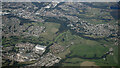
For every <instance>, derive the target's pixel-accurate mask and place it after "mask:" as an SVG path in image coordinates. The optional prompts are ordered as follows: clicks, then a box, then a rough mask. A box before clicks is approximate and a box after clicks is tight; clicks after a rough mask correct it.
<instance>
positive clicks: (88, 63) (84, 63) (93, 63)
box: [80, 61, 97, 66]
mask: <svg viewBox="0 0 120 68" xmlns="http://www.w3.org/2000/svg"><path fill="white" fill-rule="evenodd" d="M80 66H97V65H95V62H90V61H84V62H83V63H81V64H80Z"/></svg>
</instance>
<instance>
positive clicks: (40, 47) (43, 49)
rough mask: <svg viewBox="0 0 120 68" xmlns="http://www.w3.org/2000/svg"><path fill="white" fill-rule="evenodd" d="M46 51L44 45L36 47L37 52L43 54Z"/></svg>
mask: <svg viewBox="0 0 120 68" xmlns="http://www.w3.org/2000/svg"><path fill="white" fill-rule="evenodd" d="M45 50H46V46H42V45H36V46H35V52H36V53H39V54H42V53H43V52H45Z"/></svg>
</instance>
